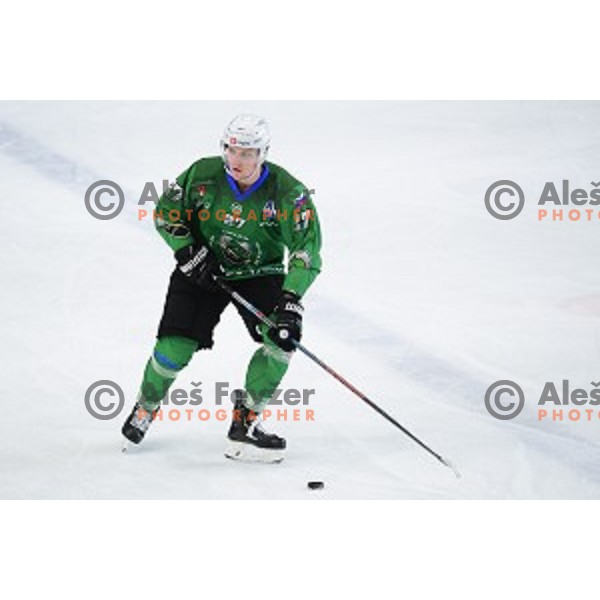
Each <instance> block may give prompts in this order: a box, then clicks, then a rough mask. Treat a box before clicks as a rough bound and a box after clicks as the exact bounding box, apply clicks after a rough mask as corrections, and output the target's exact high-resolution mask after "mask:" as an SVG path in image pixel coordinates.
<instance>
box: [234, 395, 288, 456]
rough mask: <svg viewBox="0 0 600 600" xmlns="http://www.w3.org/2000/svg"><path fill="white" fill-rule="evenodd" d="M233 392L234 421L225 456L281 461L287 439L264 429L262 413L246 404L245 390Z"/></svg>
mask: <svg viewBox="0 0 600 600" xmlns="http://www.w3.org/2000/svg"><path fill="white" fill-rule="evenodd" d="M233 394H234V400H235V404H234V409H233V421H232V422H231V427H230V428H229V433H228V434H227V437H228V439H229V446H228V448H227V450H226V452H225V456H226V457H227V458H232V459H237V460H246V461H257V462H268V463H272V462H281V461H282V460H283V454H284V450H285V445H286V444H285V440H284V439H283V438H282V437H279V436H278V435H275V434H274V433H267V432H266V431H265V430H264V428H263V426H262V423H261V420H260V414H256V413H255V412H254V411H253V410H252V409H249V408H246V406H244V403H243V399H244V394H245V392H244V391H243V390H234V392H233Z"/></svg>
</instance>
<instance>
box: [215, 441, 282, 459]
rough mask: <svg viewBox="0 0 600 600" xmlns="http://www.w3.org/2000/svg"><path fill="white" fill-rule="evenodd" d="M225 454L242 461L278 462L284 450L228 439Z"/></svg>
mask: <svg viewBox="0 0 600 600" xmlns="http://www.w3.org/2000/svg"><path fill="white" fill-rule="evenodd" d="M225 456H226V457H227V458H230V459H231V460H239V461H242V462H260V463H280V462H281V461H282V460H283V457H284V450H277V449H271V448H258V447H257V446H253V445H252V444H244V443H243V442H232V441H230V442H229V444H228V446H227V449H226V450H225Z"/></svg>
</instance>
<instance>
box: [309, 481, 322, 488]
mask: <svg viewBox="0 0 600 600" xmlns="http://www.w3.org/2000/svg"><path fill="white" fill-rule="evenodd" d="M324 487H325V484H324V483H323V482H322V481H309V482H308V489H310V490H322V489H323V488H324Z"/></svg>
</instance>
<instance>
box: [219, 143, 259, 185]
mask: <svg viewBox="0 0 600 600" xmlns="http://www.w3.org/2000/svg"><path fill="white" fill-rule="evenodd" d="M225 156H226V157H227V162H228V164H229V170H230V171H231V176H232V177H233V178H234V179H235V180H236V181H241V182H244V181H246V180H247V179H249V178H251V177H253V176H254V175H255V174H256V171H257V169H256V167H257V166H258V150H257V149H256V148H236V147H235V146H227V149H226V150H225Z"/></svg>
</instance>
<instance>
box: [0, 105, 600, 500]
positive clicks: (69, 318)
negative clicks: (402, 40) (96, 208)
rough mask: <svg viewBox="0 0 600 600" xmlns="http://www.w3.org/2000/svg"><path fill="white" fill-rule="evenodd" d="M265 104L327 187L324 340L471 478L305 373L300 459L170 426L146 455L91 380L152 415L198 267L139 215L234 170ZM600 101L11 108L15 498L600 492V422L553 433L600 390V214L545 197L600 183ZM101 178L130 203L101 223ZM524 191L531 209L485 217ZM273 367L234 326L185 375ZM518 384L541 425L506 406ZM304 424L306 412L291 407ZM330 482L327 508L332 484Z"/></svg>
mask: <svg viewBox="0 0 600 600" xmlns="http://www.w3.org/2000/svg"><path fill="white" fill-rule="evenodd" d="M240 111H255V112H259V113H262V114H264V115H265V116H266V117H267V118H269V120H270V121H271V126H272V131H273V147H272V153H271V156H270V159H271V160H273V161H274V162H277V163H279V164H281V165H283V166H285V167H286V168H287V169H288V170H290V171H291V172H292V173H294V174H295V175H296V176H297V177H298V178H300V179H301V180H302V181H304V182H305V183H306V184H307V185H308V186H309V187H311V188H314V189H315V190H316V193H315V201H316V203H317V207H318V209H319V212H320V218H321V221H322V229H323V238H324V250H323V260H324V269H323V273H322V275H321V276H320V278H319V279H318V280H317V282H316V283H315V284H314V286H313V288H312V289H311V290H310V292H309V293H308V295H307V297H306V302H305V304H306V318H305V337H304V342H305V344H306V345H307V346H308V347H309V348H310V349H311V350H312V351H314V352H315V353H317V354H318V355H319V356H320V357H321V358H323V359H324V360H325V361H327V362H328V363H329V364H331V366H332V367H333V368H335V369H336V370H338V371H339V372H340V373H341V374H342V375H344V376H345V377H347V378H348V379H349V380H350V381H351V382H352V383H354V384H355V385H356V386H357V387H358V388H360V389H361V390H363V391H364V392H365V393H366V394H367V395H368V396H370V397H371V398H372V399H373V400H375V401H376V402H377V403H379V404H380V405H381V406H382V407H383V408H384V409H386V410H387V411H389V412H390V413H391V414H393V415H394V416H395V417H396V418H397V419H398V420H399V421H400V422H401V423H403V424H404V425H405V426H406V427H408V428H409V429H410V430H411V431H413V432H414V433H415V434H416V435H418V436H419V437H420V438H422V439H423V440H424V441H425V442H426V443H428V444H430V445H431V446H432V447H433V448H434V449H435V450H436V451H437V452H439V453H440V454H442V455H444V456H447V457H448V458H450V459H452V460H453V461H454V462H455V463H456V464H457V465H458V466H459V468H460V469H461V471H462V473H463V478H462V479H461V480H456V479H455V478H454V477H453V475H452V473H451V472H450V471H449V470H448V469H446V468H444V467H443V466H442V465H440V464H439V463H437V462H436V461H435V460H434V459H433V458H432V457H431V456H429V455H427V454H426V453H425V452H424V451H423V450H422V449H421V448H419V447H418V446H416V445H415V444H414V443H413V442H411V441H410V440H409V439H408V438H406V437H405V436H403V435H402V434H401V433H400V432H398V431H397V430H396V429H395V428H394V427H393V426H391V425H390V424H388V423H387V422H386V421H384V420H383V419H382V418H381V417H380V416H379V415H377V414H376V413H375V412H373V411H372V410H371V409H370V408H369V407H367V406H366V405H365V404H363V403H362V402H361V401H360V400H359V399H357V398H356V397H354V396H353V395H352V394H351V393H350V392H348V391H347V390H346V389H345V388H343V387H342V386H341V385H340V384H339V383H338V382H336V381H335V380H333V379H332V378H331V377H329V376H328V375H327V374H326V373H324V372H323V371H321V370H320V369H319V368H318V367H317V366H316V365H314V364H313V363H311V362H310V361H309V360H307V359H306V358H305V357H303V356H296V357H295V358H294V360H293V362H292V366H291V368H290V371H289V373H288V375H287V377H286V379H285V380H284V387H286V388H290V387H297V388H314V389H315V390H316V393H315V396H314V398H313V400H312V401H311V404H310V408H311V409H313V410H314V411H315V419H316V420H315V421H314V422H306V421H299V422H293V421H289V420H288V422H281V421H279V422H276V421H273V420H271V421H270V422H269V427H272V428H273V429H275V430H276V431H277V432H278V433H281V434H283V435H284V436H286V437H287V439H288V444H289V450H288V452H287V457H286V459H285V461H284V462H283V463H282V464H280V465H260V464H258V465H257V464H255V465H248V464H240V463H235V462H231V461H228V460H226V459H225V458H224V457H223V448H224V444H225V432H226V429H227V423H226V422H219V421H216V420H215V419H212V420H210V421H209V422H206V423H200V422H198V421H193V422H179V423H173V422H164V423H157V424H155V425H154V426H153V428H152V430H151V432H150V433H149V435H148V437H147V439H146V440H145V441H144V443H143V445H141V446H140V447H139V448H136V449H135V451H133V452H131V453H130V454H129V455H122V454H121V453H120V451H119V448H120V433H119V429H120V426H121V423H122V420H123V416H124V414H123V415H121V416H120V417H118V418H117V419H115V420H112V421H99V420H96V419H93V418H92V417H91V416H90V415H89V414H88V413H87V412H86V409H85V407H84V402H83V397H84V393H85V390H86V389H87V387H88V386H89V385H90V384H91V383H92V382H94V381H97V380H100V379H111V380H114V381H116V382H118V383H119V384H120V385H121V387H122V388H123V389H124V391H125V393H126V395H127V405H126V407H127V410H128V409H129V407H130V406H131V403H132V402H133V400H134V397H135V393H136V391H137V387H138V385H139V383H140V378H141V374H142V370H143V367H144V364H145V361H146V360H147V357H148V355H149V353H150V351H151V349H152V346H153V343H154V334H155V330H156V325H157V323H158V319H159V317H160V314H161V309H162V303H163V300H164V294H165V291H166V286H167V281H168V276H169V273H170V270H171V268H172V264H173V262H172V257H171V255H170V252H169V250H168V248H167V246H166V245H165V244H164V243H163V242H162V240H161V239H160V238H159V237H158V235H156V233H155V232H154V230H153V226H152V223H151V222H150V221H149V220H146V221H142V222H138V221H136V219H135V211H136V206H135V202H136V200H137V197H138V196H139V194H140V192H141V189H142V187H143V184H144V182H146V181H154V182H156V183H157V185H158V184H159V183H160V181H161V180H162V179H164V178H171V179H172V178H173V177H174V176H176V175H177V174H179V173H180V172H181V171H182V170H183V169H184V168H186V167H187V166H188V165H189V164H190V163H191V162H193V161H194V160H195V159H196V158H197V157H198V156H201V155H206V154H214V153H215V151H216V148H217V140H218V136H219V135H220V131H221V128H222V126H223V124H224V123H225V122H226V121H227V120H228V119H229V118H231V116H232V115H234V114H236V113H237V112H240ZM599 156H600V104H599V103H554V102H542V103H517V102H514V103H459V102H455V103H443V102H430V103H418V102H417V103H358V102H354V103H258V102H257V103H226V102H223V103H191V102H187V103H108V102H106V103H3V104H1V105H0V174H1V178H0V181H1V183H0V187H1V190H2V192H1V196H0V202H1V209H2V215H3V218H2V220H1V223H0V228H1V234H0V235H1V239H2V249H3V259H2V261H1V263H0V265H1V266H0V269H1V271H0V280H1V281H2V286H1V290H2V294H1V296H0V310H1V313H0V314H2V317H3V322H2V344H1V362H0V364H1V365H2V366H1V371H2V386H1V387H0V497H2V498H215V499H218V498H266V499H283V498H309V499H316V498H600V466H599V458H600V452H599V450H600V445H599V442H598V440H599V436H598V431H599V429H600V419H596V420H595V421H592V422H581V421H580V422H576V423H574V422H562V423H561V422H555V423H553V422H542V423H540V422H537V420H536V408H537V407H536V400H537V395H538V394H539V392H540V391H541V389H542V387H543V383H544V382H545V381H550V380H552V381H557V382H559V381H561V380H562V379H567V378H568V379H570V380H571V381H572V382H573V385H574V386H580V387H585V388H586V389H589V387H590V382H591V381H598V380H600V371H599V369H598V358H599V354H600V283H599V279H598V268H597V264H596V263H597V251H598V248H599V244H598V241H597V240H598V232H599V231H600V220H597V221H595V222H579V223H564V222H563V223H538V222H537V221H536V219H535V209H534V208H533V202H532V200H531V198H533V197H534V196H535V195H536V194H537V193H539V191H541V189H542V187H543V183H544V182H545V181H555V182H560V181H561V180H562V179H570V180H571V181H572V182H573V184H574V185H577V186H581V187H585V186H587V188H588V189H589V186H590V181H592V180H593V181H598V180H600V171H599V170H598V164H599V163H598V158H599ZM97 179H111V180H115V181H117V182H119V184H120V185H121V186H122V187H123V188H124V189H125V191H126V195H127V204H126V207H125V210H124V211H123V213H122V214H121V215H120V216H119V217H118V218H116V219H114V220H111V221H105V222H104V221H98V220H95V219H93V218H92V217H91V216H89V215H88V213H87V212H86V211H85V208H84V204H83V194H84V191H85V189H86V188H87V186H88V185H89V184H90V183H92V182H93V181H95V180H97ZM499 179H513V180H515V181H517V182H519V183H520V184H521V186H522V187H523V189H524V190H525V193H526V195H528V200H529V203H528V204H527V205H526V208H525V210H524V212H523V213H522V214H521V215H520V216H519V217H518V218H517V219H515V220H513V221H508V222H502V221H498V220H496V219H493V218H492V217H490V216H489V215H488V213H487V212H486V211H485V208H484V204H483V194H484V192H485V189H486V188H487V186H488V185H490V184H491V183H492V182H494V181H496V180H499ZM253 350H254V345H253V343H252V342H251V341H250V340H249V338H248V336H247V334H246V333H245V330H244V328H243V325H242V323H241V321H240V320H239V317H238V316H237V313H236V312H235V311H234V310H233V309H231V308H230V309H228V311H227V312H226V315H225V317H224V319H223V320H222V322H221V324H220V326H219V328H218V330H217V333H216V344H215V348H214V350H213V351H212V352H210V353H207V352H202V353H199V354H197V355H196V356H195V358H194V360H193V361H192V363H191V364H190V366H188V367H187V369H186V370H185V371H184V372H183V373H182V374H181V376H180V378H179V380H178V383H177V384H176V385H178V386H179V387H183V388H185V389H188V390H189V389H190V382H191V381H199V380H200V381H202V389H203V391H204V392H205V394H204V396H205V402H204V404H203V408H207V409H208V410H210V411H211V412H214V410H215V409H216V408H217V407H216V406H215V404H214V398H213V397H212V394H211V390H212V389H214V385H215V382H217V381H229V382H231V386H232V387H233V386H235V385H238V384H241V383H242V382H243V377H244V372H245V366H246V363H247V361H248V359H249V357H250V355H251V353H252V352H253ZM499 379H512V380H514V381H517V382H518V383H520V384H521V386H522V387H523V389H524V390H525V394H526V397H527V402H526V406H525V410H524V412H523V414H521V415H520V416H519V417H518V418H517V419H516V420H514V421H508V422H502V421H498V420H495V419H493V418H492V417H491V416H490V415H489V414H488V413H487V411H486V409H485V407H484V403H483V397H484V393H485V390H486V389H487V387H488V386H489V385H490V384H491V383H492V382H494V381H496V380H499ZM290 411H291V408H288V414H289V415H290V416H291V412H290ZM311 479H319V480H323V481H325V483H326V488H325V490H323V491H319V492H309V491H308V490H307V489H306V482H307V481H309V480H311Z"/></svg>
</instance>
